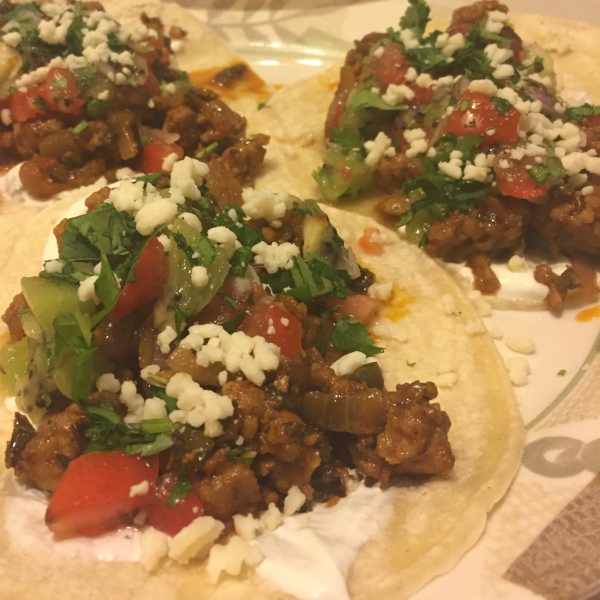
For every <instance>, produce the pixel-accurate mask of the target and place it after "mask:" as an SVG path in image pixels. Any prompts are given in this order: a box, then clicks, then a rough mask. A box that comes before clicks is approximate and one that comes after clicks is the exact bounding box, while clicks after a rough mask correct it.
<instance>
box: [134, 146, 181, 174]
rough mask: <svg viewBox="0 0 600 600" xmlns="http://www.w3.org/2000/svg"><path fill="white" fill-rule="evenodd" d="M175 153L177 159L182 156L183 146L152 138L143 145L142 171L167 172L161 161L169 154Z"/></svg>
mask: <svg viewBox="0 0 600 600" xmlns="http://www.w3.org/2000/svg"><path fill="white" fill-rule="evenodd" d="M173 153H175V154H177V160H181V159H182V158H183V148H182V147H181V146H180V145H179V144H167V142H161V141H160V140H152V141H150V142H148V143H147V144H146V145H145V146H144V151H143V154H142V171H144V173H167V171H166V170H165V169H163V162H164V160H165V158H167V156H169V154H173Z"/></svg>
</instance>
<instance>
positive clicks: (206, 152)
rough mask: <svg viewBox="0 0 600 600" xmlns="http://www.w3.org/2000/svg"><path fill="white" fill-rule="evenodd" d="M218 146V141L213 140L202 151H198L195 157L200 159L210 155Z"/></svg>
mask: <svg viewBox="0 0 600 600" xmlns="http://www.w3.org/2000/svg"><path fill="white" fill-rule="evenodd" d="M218 147H219V142H213V143H212V144H210V146H207V147H206V148H204V149H203V150H202V151H200V152H198V154H197V155H196V158H197V159H198V160H202V159H203V158H206V157H207V156H209V155H211V154H212V153H213V152H214V151H215V150H216V149H217V148H218Z"/></svg>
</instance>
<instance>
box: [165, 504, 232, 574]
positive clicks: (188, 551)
mask: <svg viewBox="0 0 600 600" xmlns="http://www.w3.org/2000/svg"><path fill="white" fill-rule="evenodd" d="M224 528H225V525H223V523H221V521H217V520H216V519H213V517H206V516H205V517H198V518H197V519H195V520H194V521H192V522H191V523H190V524H189V525H188V526H187V527H184V528H183V529H182V530H181V531H180V532H179V533H178V534H177V535H176V536H175V537H173V538H172V539H170V540H169V558H172V559H173V560H175V561H177V562H179V563H181V564H187V563H188V562H189V561H190V560H191V559H192V558H195V557H196V556H200V557H202V556H206V555H207V554H208V552H209V550H210V548H211V547H212V546H213V544H214V543H215V540H216V539H217V538H218V537H219V536H220V535H221V532H222V531H223V529H224Z"/></svg>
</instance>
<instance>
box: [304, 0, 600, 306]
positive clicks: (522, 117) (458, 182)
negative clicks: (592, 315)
mask: <svg viewBox="0 0 600 600" xmlns="http://www.w3.org/2000/svg"><path fill="white" fill-rule="evenodd" d="M506 13H507V8H506V6H504V5H502V4H500V3H499V2H497V1H496V0H485V1H483V2H477V3H475V4H473V5H472V6H467V7H464V8H461V9H458V10H456V11H455V12H454V14H453V18H452V23H451V25H450V27H449V28H448V30H447V31H444V32H442V31H433V32H432V33H425V28H426V26H427V23H428V20H429V8H428V7H427V5H426V4H425V2H424V1H423V0H410V7H409V8H408V10H407V12H406V14H405V15H404V16H403V17H402V19H401V20H400V29H399V30H394V29H391V28H390V29H389V30H388V31H387V33H371V34H369V35H367V36H365V37H364V38H363V39H362V40H360V41H358V42H356V44H355V46H356V47H355V49H353V50H351V51H350V52H349V53H348V55H347V57H346V62H345V64H344V66H343V67H342V69H341V76H340V84H339V86H338V88H337V91H336V93H335V97H334V101H333V103H332V104H331V106H330V109H329V113H328V115H327V122H326V135H327V140H328V143H327V149H326V152H325V156H324V164H323V166H322V167H321V168H320V169H319V170H318V171H317V172H315V178H316V179H317V182H318V183H319V185H320V186H321V189H322V191H323V194H324V196H325V198H327V199H328V200H336V199H338V198H340V197H345V196H356V195H358V194H360V193H363V192H365V191H367V190H369V189H371V188H373V187H374V188H377V189H379V190H382V191H384V192H386V193H388V194H389V195H386V196H384V197H383V198H382V199H381V200H380V201H379V202H378V204H377V210H378V211H379V212H380V214H381V215H382V216H383V217H384V218H387V219H390V220H392V221H393V222H395V223H396V224H397V225H398V226H406V234H407V236H408V238H409V240H410V241H412V242H413V243H415V244H419V245H420V246H423V247H424V248H425V250H426V251H427V252H428V253H429V254H430V255H431V256H434V257H440V258H443V259H445V260H448V261H451V262H461V261H465V260H467V261H469V263H470V265H471V266H472V267H473V268H474V270H475V275H476V283H477V285H478V287H479V289H480V290H481V291H484V292H489V293H493V292H495V291H497V290H498V287H499V281H498V279H497V278H496V276H495V275H494V273H493V272H492V271H491V269H490V268H489V262H490V261H489V257H490V256H500V257H502V256H506V258H509V257H510V256H511V254H513V253H514V252H520V251H521V250H522V249H523V247H524V246H525V245H526V246H527V247H538V248H543V249H545V250H549V251H550V252H552V253H558V252H563V253H566V254H568V255H573V254H575V253H584V254H587V255H592V256H597V255H598V254H599V253H600V185H599V182H600V180H599V178H598V176H599V175H600V157H598V155H597V153H598V150H599V149H600V145H599V141H600V106H594V105H591V104H583V105H581V106H577V107H570V106H568V105H567V104H566V103H565V102H564V101H563V100H561V98H560V97H559V96H558V95H557V89H556V75H555V73H554V72H553V70H552V65H551V62H550V59H549V58H547V59H545V58H544V53H543V52H542V51H541V49H540V48H537V47H535V46H531V45H528V44H525V43H524V42H522V41H521V39H520V38H519V36H518V35H517V34H516V33H515V31H514V30H513V29H512V28H511V27H510V26H509V25H508V16H507V14H506ZM574 267H575V270H574V268H571V267H569V268H568V269H567V270H566V271H565V272H564V273H563V274H562V275H561V276H560V277H559V276H558V275H555V274H553V273H552V272H551V270H550V267H548V266H547V265H541V266H540V267H539V268H538V269H537V270H536V273H535V277H536V279H537V280H538V281H539V282H540V283H545V284H546V285H548V287H549V288H550V294H549V296H548V298H547V302H548V304H549V305H550V307H551V308H554V309H559V308H560V307H561V306H562V302H563V300H564V298H565V296H566V294H567V292H568V291H569V290H571V289H573V288H575V287H577V286H578V285H581V284H582V283H583V282H582V278H583V277H584V275H583V269H582V270H581V271H580V272H577V270H576V264H575V263H574Z"/></svg>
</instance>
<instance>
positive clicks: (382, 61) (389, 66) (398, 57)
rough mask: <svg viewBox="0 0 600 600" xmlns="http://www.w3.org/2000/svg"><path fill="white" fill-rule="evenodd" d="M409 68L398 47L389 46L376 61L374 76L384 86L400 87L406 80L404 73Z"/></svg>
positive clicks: (394, 45) (395, 45)
mask: <svg viewBox="0 0 600 600" xmlns="http://www.w3.org/2000/svg"><path fill="white" fill-rule="evenodd" d="M409 67H410V65H409V64H408V63H407V62H406V59H405V58H404V54H402V49H401V48H400V46H399V45H398V44H389V45H388V46H386V47H385V49H384V51H383V54H382V55H381V56H380V57H379V59H378V61H377V65H376V66H375V75H376V76H377V79H379V81H381V83H382V84H383V85H385V86H388V85H390V84H391V83H393V84H394V85H401V84H403V83H404V81H405V80H406V72H407V71H408V69H409Z"/></svg>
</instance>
